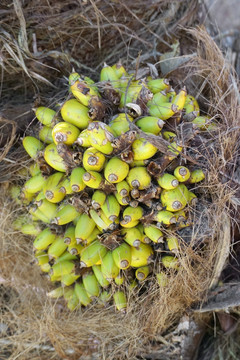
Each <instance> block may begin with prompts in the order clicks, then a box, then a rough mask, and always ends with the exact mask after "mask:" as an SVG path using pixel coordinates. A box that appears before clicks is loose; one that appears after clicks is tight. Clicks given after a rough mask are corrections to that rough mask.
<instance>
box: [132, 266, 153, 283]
mask: <svg viewBox="0 0 240 360" xmlns="http://www.w3.org/2000/svg"><path fill="white" fill-rule="evenodd" d="M149 273H150V267H149V266H148V265H146V266H141V267H139V268H138V269H137V270H136V271H135V276H136V278H137V279H138V280H139V281H143V280H145V279H146V278H147V276H148V275H149Z"/></svg>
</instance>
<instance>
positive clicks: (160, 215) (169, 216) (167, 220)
mask: <svg viewBox="0 0 240 360" xmlns="http://www.w3.org/2000/svg"><path fill="white" fill-rule="evenodd" d="M155 220H156V221H158V222H159V224H164V225H171V224H175V223H176V217H175V215H174V214H173V213H172V212H170V211H167V210H161V211H158V212H157V213H156V214H155Z"/></svg>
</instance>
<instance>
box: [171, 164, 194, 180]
mask: <svg viewBox="0 0 240 360" xmlns="http://www.w3.org/2000/svg"><path fill="white" fill-rule="evenodd" d="M174 175H175V177H176V178H177V179H178V181H179V182H184V181H187V180H188V179H189V178H190V176H191V174H190V171H189V170H188V168H186V166H177V167H176V168H175V170H174Z"/></svg>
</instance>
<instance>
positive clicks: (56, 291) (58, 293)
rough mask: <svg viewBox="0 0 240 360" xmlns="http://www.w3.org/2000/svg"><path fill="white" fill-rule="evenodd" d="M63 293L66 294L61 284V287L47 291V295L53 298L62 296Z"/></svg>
mask: <svg viewBox="0 0 240 360" xmlns="http://www.w3.org/2000/svg"><path fill="white" fill-rule="evenodd" d="M63 294H64V287H63V286H59V287H57V288H55V289H53V290H51V291H49V292H48V293H47V296H48V297H50V298H51V299H58V298H60V297H62V296H63Z"/></svg>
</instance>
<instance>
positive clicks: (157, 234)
mask: <svg viewBox="0 0 240 360" xmlns="http://www.w3.org/2000/svg"><path fill="white" fill-rule="evenodd" d="M144 232H145V234H146V235H147V236H148V237H149V239H150V240H152V241H153V242H154V243H161V242H163V233H162V231H161V230H160V229H158V228H157V227H155V226H154V225H146V226H144Z"/></svg>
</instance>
